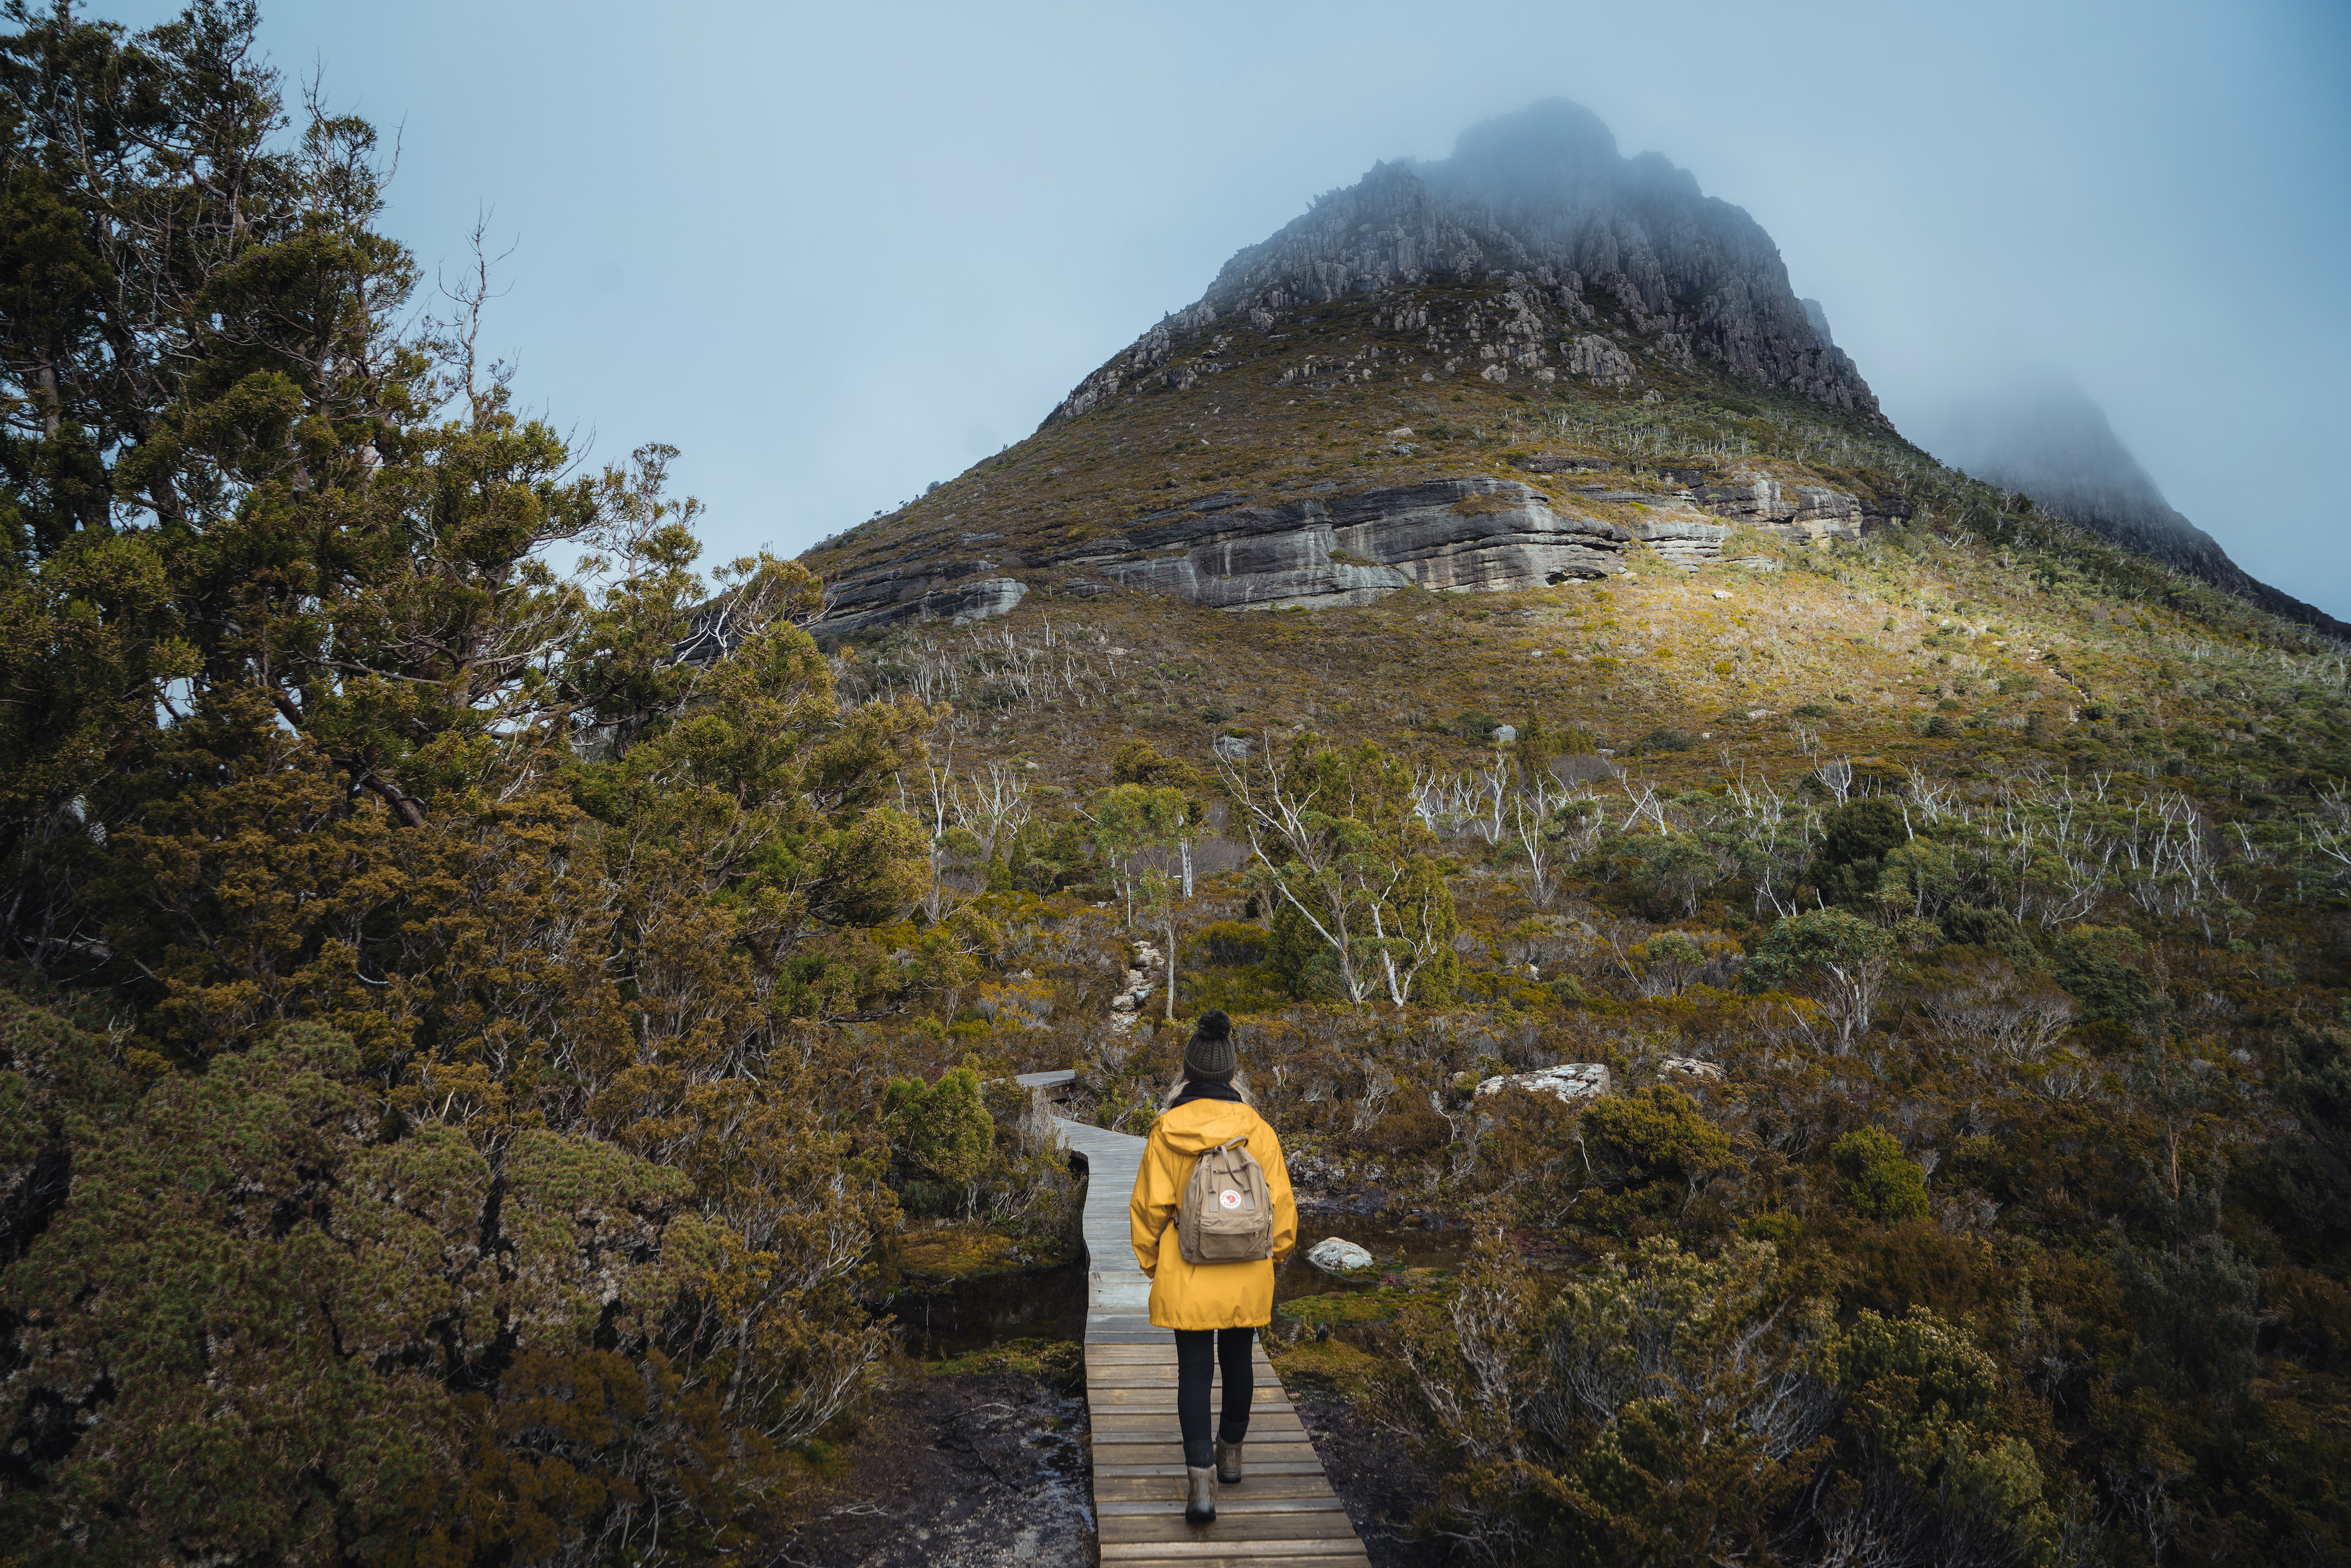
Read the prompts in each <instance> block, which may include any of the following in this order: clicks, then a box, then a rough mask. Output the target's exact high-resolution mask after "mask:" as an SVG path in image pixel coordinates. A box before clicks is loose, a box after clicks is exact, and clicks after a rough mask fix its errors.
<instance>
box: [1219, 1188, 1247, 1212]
mask: <svg viewBox="0 0 2351 1568" xmlns="http://www.w3.org/2000/svg"><path fill="white" fill-rule="evenodd" d="M1217 1202H1218V1203H1220V1204H1223V1205H1224V1206H1225V1207H1227V1208H1238V1207H1240V1206H1241V1195H1240V1194H1239V1193H1237V1192H1235V1191H1234V1190H1233V1189H1232V1188H1230V1187H1227V1188H1225V1190H1224V1191H1222V1192H1220V1193H1218V1194H1217Z"/></svg>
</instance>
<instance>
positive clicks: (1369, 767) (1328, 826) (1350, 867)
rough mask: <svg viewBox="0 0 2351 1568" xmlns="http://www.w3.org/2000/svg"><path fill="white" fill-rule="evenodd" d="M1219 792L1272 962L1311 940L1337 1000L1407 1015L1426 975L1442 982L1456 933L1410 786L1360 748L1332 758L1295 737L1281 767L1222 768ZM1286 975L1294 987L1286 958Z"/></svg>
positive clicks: (1390, 763)
mask: <svg viewBox="0 0 2351 1568" xmlns="http://www.w3.org/2000/svg"><path fill="white" fill-rule="evenodd" d="M1226 785H1227V789H1228V793H1229V794H1230V795H1231V796H1232V798H1233V800H1234V801H1235V803H1236V804H1237V805H1238V808H1239V813H1240V816H1241V820H1242V822H1243V825H1244V828H1245V831H1247V832H1248V834H1249V847H1250V849H1251V851H1252V852H1254V854H1255V855H1256V865H1255V867H1254V870H1253V873H1252V879H1253V881H1254V882H1255V883H1256V885H1257V886H1258V887H1259V890H1260V891H1261V892H1263V893H1265V894H1268V895H1269V896H1270V899H1271V900H1272V902H1273V903H1274V904H1275V906H1276V909H1277V911H1280V910H1283V909H1287V910H1290V911H1292V912H1293V913H1294V918H1293V919H1290V920H1288V921H1287V922H1285V919H1284V917H1283V916H1281V915H1280V914H1279V913H1277V915H1276V919H1275V923H1274V937H1275V943H1276V948H1277V953H1278V954H1286V953H1287V952H1288V951H1289V948H1288V947H1287V946H1285V944H1290V945H1295V944H1296V943H1298V942H1300V941H1301V940H1302V934H1303V933H1305V932H1308V931H1311V933H1312V934H1313V936H1314V937H1315V939H1316V940H1318V941H1319V942H1320V943H1321V944H1322V947H1323V949H1324V950H1325V952H1326V953H1327V954H1328V956H1329V957H1328V961H1329V963H1330V964H1331V967H1332V971H1333V973H1334V976H1335V979H1336V982H1337V987H1338V989H1339V993H1340V995H1342V996H1343V997H1344V998H1346V999H1347V1000H1348V1001H1350V1002H1353V1003H1355V1004H1357V1005H1361V1004H1362V1003H1363V1002H1364V1001H1365V1000H1367V999H1369V998H1370V997H1371V996H1372V995H1373V993H1374V990H1375V989H1379V988H1384V989H1385V990H1386V991H1387V993H1388V996H1389V999H1390V1000H1391V1001H1392V1002H1393V1003H1394V1004H1395V1006H1397V1007H1399V1008H1402V1007H1404V1006H1405V1004H1406V1003H1407V1002H1408V1001H1410V999H1411V998H1412V992H1413V986H1414V983H1415V982H1416V980H1417V979H1418V978H1419V977H1420V976H1421V974H1422V973H1423V972H1424V971H1432V972H1441V971H1442V970H1443V969H1444V968H1445V960H1444V958H1443V956H1442V955H1444V954H1445V953H1447V951H1449V948H1450V945H1451V942H1452V938H1453V936H1454V933H1455V930H1456V929H1457V927H1456V923H1455V915H1454V908H1453V896H1452V893H1451V891H1450V890H1449V889H1448V888H1447V884H1446V881H1445V876H1444V873H1443V870H1442V867H1441V866H1439V865H1438V864H1437V862H1435V861H1434V860H1433V859H1432V858H1430V857H1429V856H1428V855H1427V853H1426V850H1427V849H1428V848H1429V847H1430V845H1431V843H1432V837H1431V835H1430V834H1429V833H1428V831H1427V829H1426V828H1425V827H1423V826H1422V825H1421V824H1420V823H1419V821H1417V820H1416V817H1415V816H1414V815H1413V811H1412V803H1413V800H1414V792H1413V789H1412V780H1411V777H1410V775H1409V774H1408V773H1407V772H1406V771H1405V768H1404V767H1403V766H1402V765H1401V764H1400V763H1398V762H1397V761H1396V760H1395V758H1393V757H1390V756H1388V755H1387V754H1386V753H1384V752H1383V751H1381V750H1380V749H1379V748H1378V747H1374V746H1371V745H1369V744H1366V745H1364V746H1362V747H1358V748H1356V749H1355V750H1353V751H1346V752H1343V751H1339V750H1336V749H1333V748H1332V747H1327V746H1324V745H1322V743H1321V742H1320V741H1319V740H1318V739H1317V738H1316V737H1313V736H1311V735H1301V736H1300V737H1298V738H1297V739H1296V740H1295V741H1294V742H1293V743H1292V744H1291V746H1290V754H1289V756H1288V758H1276V757H1273V756H1271V755H1270V754H1269V755H1268V756H1267V758H1265V759H1264V761H1263V762H1261V763H1256V764H1252V763H1251V762H1249V761H1247V760H1239V761H1228V764H1227V767H1226ZM1278 961H1280V962H1282V963H1284V964H1285V965H1286V966H1287V967H1286V970H1285V972H1287V973H1291V974H1297V975H1301V976H1302V975H1303V974H1304V972H1305V970H1306V968H1307V966H1306V965H1304V964H1303V963H1298V962H1292V961H1290V960H1289V959H1287V958H1284V959H1280V960H1278Z"/></svg>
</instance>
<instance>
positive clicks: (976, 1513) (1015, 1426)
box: [765, 1373, 1094, 1568]
mask: <svg viewBox="0 0 2351 1568" xmlns="http://www.w3.org/2000/svg"><path fill="white" fill-rule="evenodd" d="M1085 1441H1086V1406H1085V1401H1084V1400H1083V1399H1082V1398H1078V1397H1072V1396H1071V1395H1070V1394H1069V1393H1068V1392H1066V1391H1065V1390H1064V1389H1063V1388H1062V1387H1060V1386H1057V1385H1055V1383H1054V1382H1053V1381H1051V1380H1048V1379H1040V1378H1037V1377H1030V1376H1024V1375H1017V1374H1004V1373H998V1374H989V1375H978V1376H932V1377H919V1376H917V1377H916V1378H914V1379H913V1380H912V1381H910V1382H909V1383H908V1384H907V1385H904V1386H902V1387H901V1388H899V1389H898V1390H896V1391H895V1392H893V1393H892V1394H890V1395H887V1396H884V1397H883V1400H882V1401H881V1402H880V1404H879V1406H877V1407H876V1409H875V1410H874V1412H873V1414H872V1416H870V1417H869V1418H868V1419H867V1420H866V1421H865V1422H863V1423H862V1425H861V1427H859V1428H858V1430H857V1431H856V1433H855V1434H854V1435H853V1436H852V1437H850V1438H849V1439H848V1440H847V1441H846V1442H843V1443H842V1444H841V1445H840V1447H839V1448H836V1449H835V1450H833V1452H832V1453H831V1456H830V1461H829V1464H828V1470H829V1472H830V1473H829V1475H828V1477H827V1479H824V1480H823V1481H822V1482H821V1483H820V1484H819V1485H818V1486H817V1487H816V1488H815V1489H814V1490H812V1491H811V1492H810V1493H809V1494H806V1495H805V1496H804V1497H803V1498H802V1499H800V1500H798V1503H799V1506H798V1507H797V1508H796V1510H795V1511H796V1514H797V1515H798V1519H797V1522H795V1523H794V1524H792V1525H791V1526H789V1527H788V1528H787V1529H786V1530H785V1531H782V1532H781V1533H779V1534H778V1537H777V1538H776V1539H775V1540H774V1541H772V1542H770V1543H769V1547H768V1552H767V1553H766V1554H765V1560H766V1561H767V1562H768V1563H771V1564H773V1565H774V1568H920V1565H922V1564H928V1563H941V1564H949V1565H952V1568H996V1565H998V1564H1016V1563H1017V1564H1020V1565H1022V1568H1091V1565H1092V1563H1093V1561H1094V1521H1093V1503H1092V1496H1093V1492H1092V1472H1091V1471H1090V1469H1088V1467H1087V1464H1086V1458H1085Z"/></svg>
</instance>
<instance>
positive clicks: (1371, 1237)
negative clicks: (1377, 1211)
mask: <svg viewBox="0 0 2351 1568" xmlns="http://www.w3.org/2000/svg"><path fill="white" fill-rule="evenodd" d="M1332 1236H1336V1237H1338V1238H1340V1239H1343V1240H1346V1241H1352V1242H1353V1243H1354V1244H1355V1245H1356V1246H1358V1247H1361V1248H1362V1249H1364V1250H1365V1251H1366V1252H1369V1253H1370V1254H1371V1255H1372V1259H1373V1261H1374V1263H1375V1264H1376V1265H1377V1267H1376V1268H1374V1269H1373V1270H1368V1271H1367V1272H1368V1273H1369V1274H1371V1275H1373V1276H1376V1275H1378V1274H1382V1273H1386V1272H1390V1271H1393V1270H1399V1269H1458V1268H1459V1267H1460V1266H1461V1265H1462V1264H1463V1263H1465V1262H1467V1261H1468V1258H1469V1249H1470V1243H1471V1240H1472V1238H1471V1236H1470V1233H1469V1231H1468V1229H1467V1228H1444V1227H1440V1226H1431V1225H1426V1224H1410V1223H1405V1222H1403V1221H1401V1220H1395V1219H1390V1218H1386V1217H1385V1216H1384V1215H1382V1216H1364V1215H1353V1214H1347V1213H1343V1212H1337V1211H1333V1210H1329V1209H1306V1208H1301V1210H1300V1211H1299V1216H1298V1250H1297V1251H1295V1252H1293V1253H1291V1254H1290V1257H1289V1258H1287V1259H1286V1260H1283V1261H1282V1262H1280V1263H1279V1264H1277V1265H1276V1266H1275V1268H1274V1271H1273V1300H1274V1304H1275V1305H1276V1306H1279V1305H1280V1304H1281V1303H1282V1302H1284V1301H1292V1300H1294V1299H1296V1298H1297V1297H1300V1296H1315V1295H1320V1294H1322V1292H1323V1291H1332V1290H1337V1289H1339V1288H1340V1286H1339V1283H1338V1281H1334V1280H1332V1278H1331V1277H1330V1276H1329V1275H1327V1274H1325V1273H1323V1272H1322V1270H1319V1269H1317V1268H1315V1267H1314V1265H1313V1264H1311V1263H1309V1262H1308V1261H1307V1260H1306V1253H1307V1251H1308V1249H1311V1247H1313V1246H1314V1244H1315V1243H1316V1242H1318V1241H1322V1240H1323V1239H1326V1238H1328V1237H1332Z"/></svg>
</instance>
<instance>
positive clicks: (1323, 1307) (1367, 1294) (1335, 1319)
mask: <svg viewBox="0 0 2351 1568" xmlns="http://www.w3.org/2000/svg"><path fill="white" fill-rule="evenodd" d="M1374 1278H1376V1279H1377V1280H1378V1281H1379V1282H1378V1283H1376V1284H1367V1285H1364V1286H1361V1287H1357V1288H1348V1287H1344V1286H1343V1287H1341V1288H1339V1289H1336V1290H1331V1291H1323V1292H1322V1293H1321V1294H1320V1295H1313V1296H1293V1297H1291V1298H1290V1300H1289V1301H1284V1302H1283V1303H1282V1304H1281V1305H1280V1307H1278V1308H1276V1309H1275V1316H1277V1317H1280V1318H1282V1319H1284V1320H1285V1321H1287V1322H1293V1323H1301V1324H1303V1325H1305V1326H1306V1327H1307V1328H1310V1329H1322V1328H1356V1327H1360V1326H1362V1325H1364V1324H1366V1323H1384V1322H1392V1321H1394V1319H1395V1315H1396V1312H1397V1311H1398V1309H1399V1308H1401V1307H1402V1306H1403V1305H1404V1304H1405V1302H1406V1301H1410V1300H1411V1299H1412V1298H1413V1297H1414V1296H1416V1295H1425V1294H1426V1293H1427V1292H1429V1291H1434V1290H1438V1289H1440V1288H1442V1287H1443V1286H1444V1285H1445V1284H1446V1282H1447V1280H1448V1278H1449V1276H1448V1275H1447V1273H1446V1272H1445V1271H1444V1270H1437V1269H1406V1270H1394V1271H1391V1272H1387V1273H1384V1274H1381V1275H1377V1276H1374Z"/></svg>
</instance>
